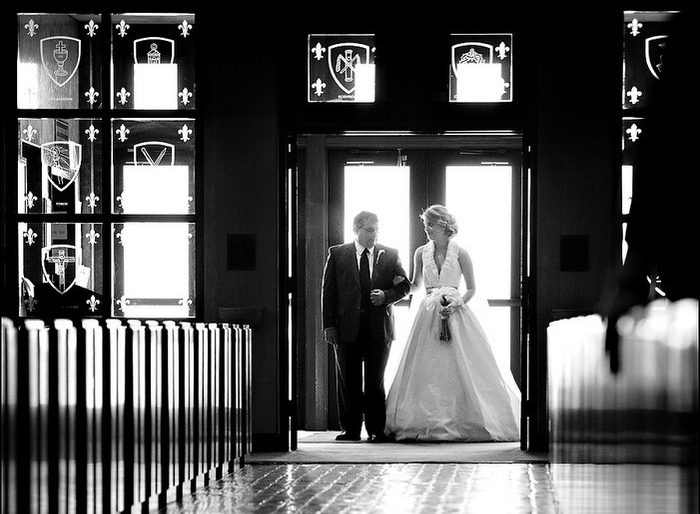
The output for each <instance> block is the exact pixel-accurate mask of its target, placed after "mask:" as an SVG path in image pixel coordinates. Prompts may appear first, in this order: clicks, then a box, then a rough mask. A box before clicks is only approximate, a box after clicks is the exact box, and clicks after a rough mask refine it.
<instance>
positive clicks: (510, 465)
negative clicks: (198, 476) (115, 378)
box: [161, 441, 698, 514]
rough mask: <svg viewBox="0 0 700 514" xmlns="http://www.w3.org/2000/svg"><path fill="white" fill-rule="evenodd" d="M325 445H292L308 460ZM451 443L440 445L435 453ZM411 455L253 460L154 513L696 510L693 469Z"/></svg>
mask: <svg viewBox="0 0 700 514" xmlns="http://www.w3.org/2000/svg"><path fill="white" fill-rule="evenodd" d="M337 444H339V445H341V447H342V448H343V449H345V451H348V452H353V451H364V450H366V449H367V447H376V448H377V449H376V452H377V454H378V455H381V454H382V452H389V450H388V448H385V445H372V444H371V443H364V442H363V443H350V444H348V443H337ZM325 446H326V445H324V444H315V445H314V444H303V441H301V442H300V447H303V451H305V452H307V459H308V453H313V452H319V453H321V452H324V450H323V448H324V447H325ZM449 448H450V446H449V444H447V445H441V446H440V450H439V451H441V452H444V451H445V450H447V451H449ZM395 451H396V449H393V450H391V452H395ZM436 451H438V450H436ZM494 451H495V450H494ZM411 452H413V455H414V456H418V457H419V459H418V460H422V461H421V462H395V458H394V457H392V459H393V460H392V462H387V463H382V462H378V461H380V460H381V459H377V458H373V459H371V461H368V462H350V461H346V462H342V463H338V462H328V461H327V460H328V459H327V456H326V455H319V458H318V459H317V460H318V462H291V461H288V462H284V458H283V457H282V458H277V457H275V458H269V457H266V458H262V457H261V458H258V459H255V458H253V459H251V461H252V462H249V463H247V464H246V465H245V466H244V467H243V468H242V469H240V470H237V471H236V472H235V473H232V474H230V475H227V476H224V477H223V478H222V479H220V480H217V481H215V482H213V483H211V484H210V485H209V486H208V487H206V488H203V489H201V490H200V491H198V492H197V493H196V494H195V495H193V496H190V497H186V498H185V499H183V500H182V501H179V502H173V503H171V504H169V505H168V506H167V507H166V509H164V510H162V511H161V513H162V514H185V513H197V514H214V513H262V514H267V513H281V514H291V513H295V514H297V513H301V514H307V513H312V514H316V513H327V514H340V513H343V514H374V513H377V514H379V513H382V514H383V513H391V514H423V513H426V514H427V513H430V514H432V513H446V514H447V513H476V514H482V513H483V514H501V513H503V514H525V513H529V514H628V513H629V514H690V513H693V514H695V513H696V512H697V509H698V499H697V491H698V476H697V472H698V470H697V467H694V468H693V467H680V466H666V465H633V466H629V465H600V464H598V465H595V464H550V463H549V462H547V461H546V460H544V459H542V458H541V456H537V458H533V459H531V461H530V462H528V460H530V459H528V458H523V459H521V460H522V461H513V460H511V461H508V460H507V459H506V460H504V461H502V462H461V463H455V462H446V461H444V460H447V459H443V458H441V459H435V462H429V461H427V460H426V459H424V458H423V457H421V456H420V455H421V454H420V453H418V452H416V451H415V449H411V448H409V447H407V448H406V454H407V459H406V460H407V461H410V460H412V459H411V458H410V457H409V455H410V454H411ZM387 455H388V454H387ZM392 455H393V453H392ZM478 455H479V456H483V454H482V453H479V454H478ZM254 456H255V455H253V457H254ZM291 458H292V457H290V459H291ZM311 460H313V459H311ZM414 460H415V459H414Z"/></svg>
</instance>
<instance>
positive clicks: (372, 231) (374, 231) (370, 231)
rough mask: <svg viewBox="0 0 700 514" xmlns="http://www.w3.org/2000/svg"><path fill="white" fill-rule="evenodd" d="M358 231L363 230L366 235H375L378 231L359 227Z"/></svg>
mask: <svg viewBox="0 0 700 514" xmlns="http://www.w3.org/2000/svg"><path fill="white" fill-rule="evenodd" d="M360 229H362V230H364V231H365V232H367V233H368V234H376V233H377V231H378V230H379V229H378V228H365V227H360Z"/></svg>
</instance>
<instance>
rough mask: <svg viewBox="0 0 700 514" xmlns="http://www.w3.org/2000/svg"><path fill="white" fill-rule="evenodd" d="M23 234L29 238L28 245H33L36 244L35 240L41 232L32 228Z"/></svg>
mask: <svg viewBox="0 0 700 514" xmlns="http://www.w3.org/2000/svg"><path fill="white" fill-rule="evenodd" d="M23 235H24V238H25V239H26V240H27V246H32V245H33V244H34V240H35V239H36V238H37V237H38V236H39V234H37V233H36V232H34V231H33V230H32V229H31V228H30V229H29V230H27V231H26V232H25V233H24V234H23Z"/></svg>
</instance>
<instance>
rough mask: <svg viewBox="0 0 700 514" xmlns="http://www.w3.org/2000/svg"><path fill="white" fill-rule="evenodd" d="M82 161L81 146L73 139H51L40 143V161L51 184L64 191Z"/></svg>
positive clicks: (75, 175)
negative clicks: (48, 141)
mask: <svg viewBox="0 0 700 514" xmlns="http://www.w3.org/2000/svg"><path fill="white" fill-rule="evenodd" d="M81 162H82V146H81V145H80V144H79V143H75V142H73V141H52V142H50V143H44V144H43V145H41V163H42V164H43V165H44V169H45V170H46V173H47V174H48V176H47V178H48V180H49V182H51V185H53V187H55V188H56V189H58V190H59V191H64V190H65V189H66V188H67V187H68V186H70V185H71V184H72V183H73V181H75V179H76V177H77V176H78V171H80V164H81Z"/></svg>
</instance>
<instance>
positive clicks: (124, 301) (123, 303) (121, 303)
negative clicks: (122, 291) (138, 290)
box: [116, 295, 131, 312]
mask: <svg viewBox="0 0 700 514" xmlns="http://www.w3.org/2000/svg"><path fill="white" fill-rule="evenodd" d="M116 303H117V305H118V306H119V310H120V311H122V312H124V308H125V307H126V306H127V305H131V300H127V299H126V296H124V295H122V296H121V298H119V300H117V302H116Z"/></svg>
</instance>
